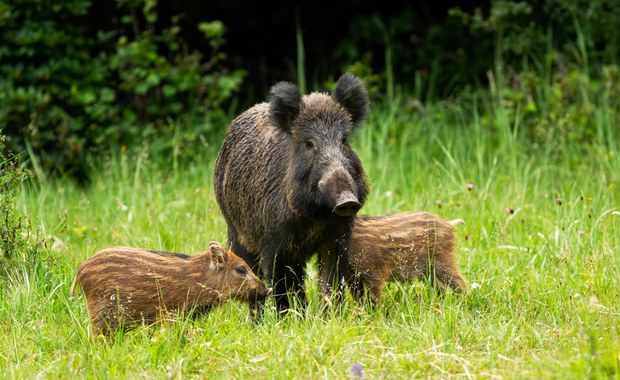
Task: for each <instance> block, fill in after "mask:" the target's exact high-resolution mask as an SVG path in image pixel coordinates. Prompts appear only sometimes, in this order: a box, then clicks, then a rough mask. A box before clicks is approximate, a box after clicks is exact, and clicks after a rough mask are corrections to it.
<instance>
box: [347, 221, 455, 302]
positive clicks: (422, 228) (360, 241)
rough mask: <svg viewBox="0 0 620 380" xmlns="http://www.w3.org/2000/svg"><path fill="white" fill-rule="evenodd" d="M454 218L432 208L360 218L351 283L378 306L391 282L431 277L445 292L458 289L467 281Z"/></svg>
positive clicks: (354, 240)
mask: <svg viewBox="0 0 620 380" xmlns="http://www.w3.org/2000/svg"><path fill="white" fill-rule="evenodd" d="M459 222H460V220H455V221H452V222H448V221H445V220H443V219H441V218H439V217H437V216H435V215H433V214H430V213H427V212H403V213H399V214H395V215H391V216H367V215H360V216H357V217H356V218H355V222H354V225H353V232H352V234H351V244H350V248H349V269H350V272H349V276H348V281H347V282H348V284H349V286H350V288H351V291H352V293H353V296H354V297H355V298H356V299H358V300H359V299H361V298H362V296H363V289H364V288H365V289H366V291H367V292H368V295H369V297H370V300H371V302H372V303H373V304H375V305H376V304H377V303H378V302H379V300H380V299H381V293H382V290H383V286H384V284H385V282H386V281H411V280H415V279H422V278H425V277H427V278H429V279H430V280H431V282H432V283H433V285H435V286H436V287H438V288H439V289H441V290H445V289H446V288H451V289H453V290H455V291H458V292H463V291H465V290H466V289H467V283H466V282H465V280H464V279H463V276H462V275H461V273H460V272H459V270H458V269H457V266H456V261H455V260H456V257H455V233H454V227H453V224H455V223H459Z"/></svg>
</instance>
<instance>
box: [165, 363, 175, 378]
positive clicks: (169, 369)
mask: <svg viewBox="0 0 620 380" xmlns="http://www.w3.org/2000/svg"><path fill="white" fill-rule="evenodd" d="M166 372H168V379H172V378H173V377H174V375H175V373H174V367H172V366H171V365H170V364H168V365H167V366H166Z"/></svg>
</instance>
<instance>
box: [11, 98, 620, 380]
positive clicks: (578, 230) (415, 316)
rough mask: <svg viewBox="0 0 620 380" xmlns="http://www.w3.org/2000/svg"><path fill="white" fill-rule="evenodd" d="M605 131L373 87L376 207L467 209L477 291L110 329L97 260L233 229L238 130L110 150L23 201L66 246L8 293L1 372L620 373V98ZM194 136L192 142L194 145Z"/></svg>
mask: <svg viewBox="0 0 620 380" xmlns="http://www.w3.org/2000/svg"><path fill="white" fill-rule="evenodd" d="M593 106H594V107H598V108H597V109H599V110H600V112H598V113H595V114H596V115H598V116H597V119H596V120H595V125H596V129H595V132H596V133H597V136H598V137H595V138H594V139H593V142H591V143H589V144H582V143H580V142H579V141H573V140H570V139H565V138H563V137H562V136H557V138H553V139H550V140H549V141H548V142H547V143H546V144H544V145H536V144H533V143H532V142H531V139H529V138H528V137H527V136H525V133H524V130H523V129H521V128H520V125H521V124H520V123H521V121H522V120H523V119H522V114H520V113H519V112H516V113H515V112H508V111H507V110H506V109H505V108H504V107H503V106H502V104H501V103H500V102H497V103H495V102H493V101H489V103H488V104H487V107H486V112H484V113H481V112H479V110H480V108H485V107H477V105H476V102H474V101H472V102H464V103H462V104H449V103H437V104H435V105H432V106H428V107H427V109H425V110H424V112H421V111H420V110H418V109H415V108H412V107H409V106H408V103H407V100H406V99H404V98H403V99H400V100H398V101H394V102H393V103H392V105H391V106H390V105H386V104H383V103H377V104H374V105H373V108H372V111H371V115H370V117H369V120H368V121H367V123H366V126H365V127H364V128H363V129H362V130H360V131H359V133H358V134H357V135H356V136H355V137H354V139H353V140H352V143H353V144H354V146H355V149H356V151H357V152H358V154H359V156H360V158H361V160H362V162H363V164H364V167H365V169H366V171H367V174H368V177H369V179H370V182H371V184H372V191H371V194H370V197H369V199H368V201H367V203H366V204H365V206H364V207H363V209H362V210H361V213H364V214H375V215H382V214H386V213H395V212H399V211H405V210H425V211H429V212H432V213H435V214H437V215H439V216H441V217H444V218H446V219H454V218H462V219H464V220H465V224H463V225H459V226H457V228H456V229H457V239H458V240H457V246H458V248H457V252H458V263H459V267H460V269H461V271H462V273H463V274H464V276H465V277H466V278H467V280H468V283H469V286H470V289H469V291H468V293H467V294H466V295H464V296H460V295H457V294H452V293H448V294H446V295H445V296H443V297H442V296H440V295H438V294H437V293H436V292H435V291H434V290H432V288H430V286H429V284H428V283H426V282H424V281H420V282H414V283H390V284H389V286H388V287H387V289H386V293H385V296H384V299H383V300H382V303H381V305H380V306H379V308H378V309H376V310H373V309H372V308H370V307H360V306H358V305H356V304H355V303H354V302H353V300H352V299H351V298H350V297H349V296H347V298H346V299H345V302H344V304H343V305H342V307H341V309H339V310H333V311H331V312H330V313H328V314H325V313H322V312H321V309H320V305H319V302H318V298H319V297H318V290H317V286H316V272H315V270H314V268H313V267H312V266H310V267H309V268H308V279H307V286H308V289H309V290H308V292H309V301H310V302H309V306H308V308H307V310H305V311H299V312H292V313H290V314H289V315H288V316H287V317H285V318H278V317H277V316H276V313H275V312H274V311H272V310H268V311H267V313H266V315H265V319H264V321H263V322H262V323H260V324H254V323H253V322H252V321H251V320H250V318H249V315H248V310H247V307H246V306H245V305H243V304H240V303H237V302H230V303H228V304H226V305H224V306H223V307H220V308H217V309H215V310H214V311H213V312H212V313H210V314H209V315H207V316H205V317H202V318H200V319H197V320H191V319H180V320H179V321H177V323H176V324H174V325H170V326H169V325H159V324H157V325H154V326H142V327H139V328H137V329H136V330H133V331H131V332H128V333H126V334H120V335H118V336H117V337H116V340H115V341H114V342H112V343H110V342H104V341H102V340H96V341H95V340H93V339H91V338H90V336H89V333H90V331H89V330H90V326H89V320H88V313H87V309H86V304H85V300H84V298H83V296H82V295H81V293H79V294H80V295H79V296H78V297H77V298H76V299H73V300H69V288H70V285H71V281H72V279H73V276H74V274H75V270H76V268H77V266H78V265H79V264H80V263H81V262H82V261H84V260H85V259H86V258H88V257H89V256H90V255H91V254H93V253H94V252H95V251H97V250H99V249H101V248H104V247H107V246H113V245H123V246H132V247H146V248H151V249H157V250H169V251H176V252H185V253H195V252H198V251H201V250H204V249H205V248H206V247H207V245H208V243H209V241H210V240H217V241H219V242H222V243H225V242H226V225H225V222H224V220H223V218H222V216H221V215H220V213H219V209H218V206H217V204H216V202H215V198H214V194H213V189H212V175H213V172H212V170H213V163H214V159H215V157H216V154H217V151H218V149H219V146H220V142H221V138H214V140H213V141H208V144H205V145H204V149H202V150H201V152H200V153H197V154H196V156H195V157H194V159H193V160H192V161H191V162H189V163H178V162H177V161H176V160H175V157H174V155H172V156H171V157H169V158H161V157H151V155H150V154H149V149H148V147H144V149H142V150H139V151H129V152H122V153H115V154H112V155H110V156H109V157H108V158H107V159H106V160H105V162H104V163H102V165H101V169H100V170H99V172H98V173H97V175H96V176H95V177H94V180H93V183H92V185H91V186H90V187H89V188H82V187H79V186H77V185H75V184H73V183H72V182H70V181H63V180H58V179H56V180H54V179H48V178H45V177H44V176H42V175H39V176H35V177H33V178H32V179H31V181H29V182H27V183H24V185H23V186H22V189H21V192H20V194H19V202H18V209H19V211H20V212H22V213H23V214H25V215H27V216H28V218H29V219H30V221H31V223H32V225H31V230H32V233H33V236H37V237H39V238H41V239H43V240H45V242H46V243H45V244H46V245H45V250H46V251H47V252H48V255H46V256H45V259H44V260H41V262H40V263H37V265H36V267H35V268H34V270H32V271H23V272H19V271H18V272H14V273H13V274H12V275H11V276H12V277H11V278H9V281H8V289H7V291H6V292H2V293H0V297H1V298H0V368H2V371H1V373H0V378H85V379H91V378H92V379H94V378H97V379H101V378H149V379H151V378H156V379H172V378H174V379H184V378H208V379H214V378H271V379H289V378H310V379H315V378H329V379H337V378H362V377H363V378H371V379H373V378H389V379H394V378H532V379H533V378H536V379H539V378H593V379H598V378H606V379H607V378H620V345H619V343H618V342H620V304H619V303H618V299H619V297H620V294H619V293H620V251H619V250H618V243H620V206H619V205H618V199H619V195H620V194H619V189H620V156H619V154H620V153H619V152H620V151H619V150H618V148H619V146H618V140H617V131H616V122H617V119H616V118H617V116H616V113H612V112H607V110H608V108H607V107H605V106H603V105H601V103H600V102H597V101H596V100H593ZM180 149H181V147H180Z"/></svg>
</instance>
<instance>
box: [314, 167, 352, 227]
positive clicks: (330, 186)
mask: <svg viewBox="0 0 620 380" xmlns="http://www.w3.org/2000/svg"><path fill="white" fill-rule="evenodd" d="M319 191H320V192H322V193H323V194H324V196H325V198H326V199H327V202H328V206H329V207H330V209H331V210H332V212H333V213H334V214H336V215H337V216H342V217H348V216H353V215H355V214H356V213H357V212H358V211H359V209H360V208H361V207H362V203H361V202H360V201H359V199H358V197H357V195H356V193H357V189H356V186H355V182H354V181H353V178H352V177H351V175H350V174H349V173H348V172H347V171H346V170H345V169H344V168H343V167H337V168H335V169H333V170H331V171H328V172H327V173H325V174H324V175H323V176H322V178H321V180H320V181H319Z"/></svg>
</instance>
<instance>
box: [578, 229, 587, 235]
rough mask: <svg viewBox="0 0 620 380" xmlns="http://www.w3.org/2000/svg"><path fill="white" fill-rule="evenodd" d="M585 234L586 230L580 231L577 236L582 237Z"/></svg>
mask: <svg viewBox="0 0 620 380" xmlns="http://www.w3.org/2000/svg"><path fill="white" fill-rule="evenodd" d="M585 233H586V231H584V230H579V231H577V235H580V236H581V235H583V234H585Z"/></svg>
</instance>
